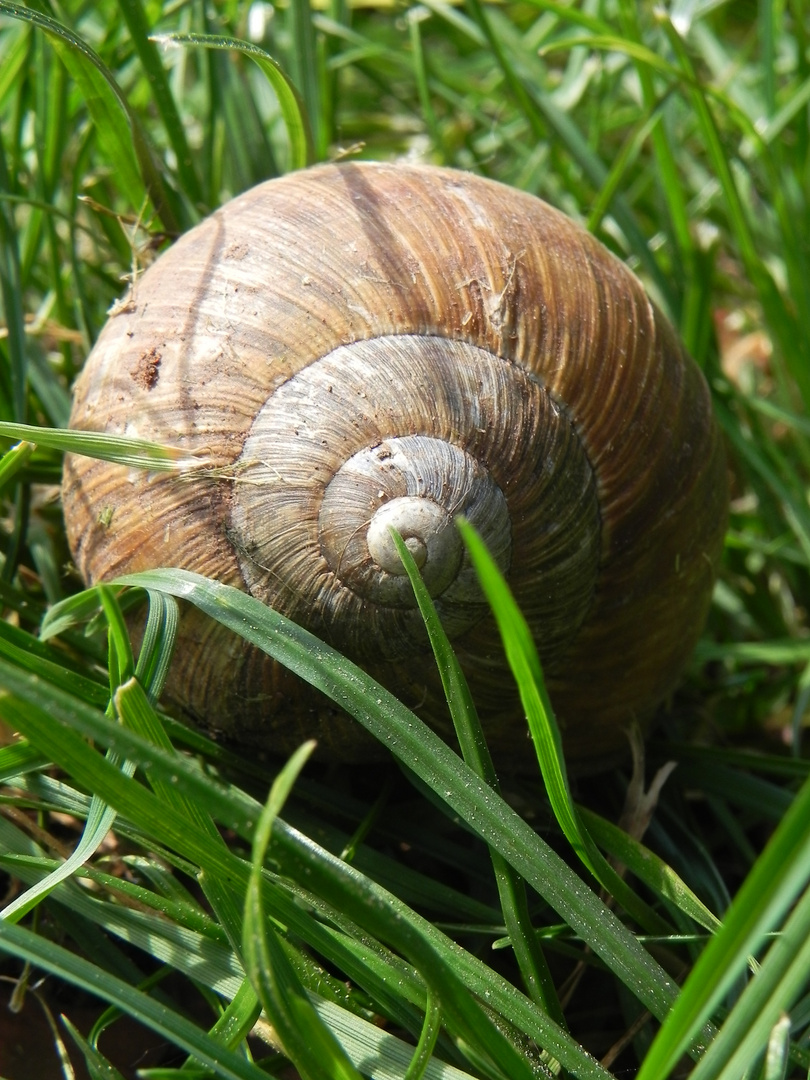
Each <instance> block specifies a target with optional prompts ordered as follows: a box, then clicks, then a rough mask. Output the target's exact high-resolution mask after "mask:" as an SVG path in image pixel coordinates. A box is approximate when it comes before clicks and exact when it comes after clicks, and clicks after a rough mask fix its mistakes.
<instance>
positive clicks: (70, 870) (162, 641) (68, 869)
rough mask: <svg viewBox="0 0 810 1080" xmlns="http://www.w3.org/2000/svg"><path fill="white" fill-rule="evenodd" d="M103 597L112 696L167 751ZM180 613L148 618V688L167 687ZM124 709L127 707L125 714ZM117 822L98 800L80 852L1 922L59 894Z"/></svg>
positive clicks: (125, 770)
mask: <svg viewBox="0 0 810 1080" xmlns="http://www.w3.org/2000/svg"><path fill="white" fill-rule="evenodd" d="M98 594H99V596H100V599H101V603H102V606H103V608H104V612H105V614H106V616H107V621H108V623H109V638H110V664H109V669H110V683H111V685H110V692H111V694H112V695H114V700H115V701H116V703H117V711H118V712H119V715H122V716H123V718H124V719H125V721H128V722H129V724H130V726H131V727H133V728H134V729H135V730H137V731H140V732H142V733H144V734H146V735H149V736H151V737H152V741H157V742H158V745H160V744H161V742H162V745H163V746H164V747H167V748H169V749H171V744H170V743H169V741H168V739H167V738H166V737H165V735H164V733H163V729H162V728H161V727H160V722H159V721H158V720H157V717H156V716H155V715H154V713H153V711H152V709H151V707H150V706H149V702H148V699H147V698H146V693H145V692H144V691H143V690H142V689H141V687H140V685H139V684H137V683H135V682H134V679H133V678H132V671H133V667H134V661H133V657H132V651H131V648H130V643H129V636H128V634H127V630H126V624H125V623H124V618H123V614H122V613H121V609H120V607H119V605H118V602H117V600H116V597H115V594H114V592H113V590H111V589H110V588H108V587H107V586H105V585H100V586H98ZM172 608H173V609H174V619H172V618H171V610H172ZM176 609H177V605H176V602H175V601H174V600H173V599H172V601H171V604H170V605H169V607H168V609H167V606H166V598H164V597H160V598H159V599H158V600H157V601H156V602H154V603H153V604H152V605H151V606H150V610H149V617H148V618H147V623H146V630H145V632H144V644H143V647H142V649H141V656H140V658H139V664H138V672H139V674H140V675H141V677H142V678H144V679H145V685H146V686H147V687H148V688H151V689H153V690H157V691H158V692H159V690H160V688H162V680H163V677H165V671H166V668H167V665H168V659H169V657H170V656H171V653H172V650H173V647H174V639H175V636H176V632H177V610H176ZM52 666H55V665H52ZM123 680H129V697H127V698H125V699H122V698H121V695H122V694H123V693H124V692H125V691H126V690H127V685H126V684H125V685H124V686H120V687H119V686H118V684H119V683H120V682H122V681H123ZM61 681H62V680H61V679H60V682H61ZM116 688H117V689H116ZM133 688H134V689H133ZM133 693H134V694H135V699H136V701H137V702H138V704H140V706H141V707H140V710H139V711H136V710H135V707H134V706H133V705H132V704H131V699H132V696H133ZM141 698H142V699H143V700H142V701H141ZM122 705H123V706H124V707H123V711H122ZM107 757H108V760H109V761H110V763H111V764H113V765H117V764H118V763H119V757H118V755H117V754H116V753H114V752H112V751H108V752H107ZM120 767H121V772H122V774H123V775H124V776H133V775H134V773H135V765H134V763H132V762H128V761H124V762H123V763H121V766H120ZM164 788H166V789H168V790H164V791H163V795H164V798H166V799H167V801H169V803H170V805H173V809H176V810H178V811H179V812H180V813H186V814H188V815H189V816H190V818H191V819H192V820H195V821H197V820H200V819H202V822H203V823H204V824H205V823H207V824H209V825H210V829H211V831H212V833H213V835H215V836H216V837H217V838H218V839H219V834H218V833H217V832H216V829H215V828H214V826H213V823H212V822H211V820H210V817H207V816H206V815H204V814H203V813H202V811H200V810H199V807H198V806H197V804H196V803H194V804H191V806H190V807H189V806H187V805H186V803H185V802H184V801H183V796H181V795H180V794H178V793H177V792H175V791H174V789H173V788H172V786H171V785H170V784H168V785H164ZM115 818H116V812H115V810H114V809H112V808H111V807H109V806H108V805H107V804H106V803H105V802H104V801H103V800H102V799H100V798H99V797H98V796H96V795H94V796H93V798H92V799H91V801H90V809H89V811H88V815H87V821H86V822H85V827H84V829H83V831H82V835H81V838H80V840H79V843H78V844H77V845H76V848H75V849H74V851H73V852H72V853H71V854H70V856H69V857H68V858H67V859H66V860H65V861H64V862H63V863H62V864H61V865H60V866H58V867H57V868H56V869H55V870H54V871H53V872H52V873H51V874H49V875H48V876H47V877H45V878H43V879H42V880H41V881H39V882H37V883H36V884H35V885H34V886H33V887H32V888H30V889H27V890H26V891H25V892H24V893H22V894H21V895H20V896H18V897H17V898H16V899H15V900H13V901H12V902H11V903H10V904H8V905H7V906H6V907H5V908H4V909H3V911H2V912H0V919H6V920H11V921H13V922H18V921H19V920H20V919H21V918H23V916H24V915H27V914H28V912H29V911H31V909H32V908H34V907H35V906H36V905H37V904H39V903H40V902H41V901H42V900H44V899H45V897H46V896H48V895H49V894H50V893H51V892H53V890H54V889H55V888H56V887H57V886H58V885H60V884H61V883H62V882H63V881H66V880H67V879H68V878H70V877H72V876H73V874H75V873H76V872H77V871H78V870H80V869H81V867H82V866H84V864H85V863H86V862H87V861H88V859H90V858H91V857H92V856H93V855H94V854H95V852H96V851H97V850H98V848H99V845H100V844H101V843H102V841H103V840H104V838H105V837H106V835H107V833H108V832H109V831H110V829H111V828H112V826H113V824H114V822H115Z"/></svg>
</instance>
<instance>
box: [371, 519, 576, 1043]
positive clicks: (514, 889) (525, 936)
mask: <svg viewBox="0 0 810 1080" xmlns="http://www.w3.org/2000/svg"><path fill="white" fill-rule="evenodd" d="M392 536H393V540H394V544H395V545H396V548H397V551H398V552H399V556H400V558H401V559H402V562H403V565H404V567H405V569H406V571H407V574H408V578H409V579H410V582H411V586H412V588H413V591H414V595H415V596H416V601H417V603H418V605H419V610H420V612H421V613H422V618H423V619H424V621H425V627H426V629H427V632H428V637H429V638H430V644H431V647H432V649H433V654H434V656H435V658H436V663H437V665H438V667H439V672H440V675H441V679H442V685H443V687H444V693H445V697H446V699H447V705H448V708H449V710H450V714H451V716H452V718H453V725H454V727H455V729H456V735H457V736H458V740H459V743H460V745H461V750H462V754H463V756H464V760H465V761H466V763H467V764H468V765H469V766H470V768H471V769H473V770H474V771H475V772H476V773H477V774H478V775H479V776H480V777H481V779H482V780H484V781H485V782H486V783H487V784H489V786H490V787H491V788H493V790H495V791H499V786H498V779H497V775H496V773H495V768H494V765H493V762H492V758H491V757H490V754H489V750H488V748H487V744H486V738H485V734H484V731H483V728H482V726H481V722H480V720H479V717H478V713H477V711H476V708H475V704H474V703H473V699H472V695H471V694H470V688H469V686H468V684H467V680H466V678H465V677H464V672H463V671H462V670H461V666H460V665H459V663H458V660H457V659H456V656H455V653H454V652H453V648H452V646H451V644H450V642H449V640H448V638H447V635H446V634H445V632H444V629H443V627H442V625H441V622H440V620H439V616H438V613H437V611H436V608H435V606H434V604H433V601H432V599H431V597H430V594H429V592H428V590H427V587H426V586H425V583H424V582H423V581H422V578H421V577H420V575H419V571H418V569H417V566H416V563H415V562H414V560H413V556H412V555H411V553H410V551H409V550H408V548H407V546H406V545H405V542H404V541H403V539H402V537H401V536H400V535H399V534H398V533H397V532H396V531H394V530H392ZM490 856H491V858H492V867H493V870H494V872H495V878H496V881H497V885H498V893H499V896H500V900H501V908H502V910H503V915H504V921H505V923H506V928H507V932H508V934H509V939H510V941H511V943H512V948H513V949H514V952H515V956H516V958H517V961H518V965H519V967H520V971H521V974H522V976H523V981H524V983H525V985H526V988H527V990H528V993H529V996H530V997H532V998H533V999H534V1000H535V1001H537V1002H538V1003H539V1004H541V1005H542V1006H543V1008H544V1009H545V1010H546V1011H547V1012H548V1014H549V1016H551V1017H552V1018H553V1019H554V1020H555V1021H556V1022H557V1023H558V1024H559V1025H560V1026H561V1027H565V1026H566V1022H565V1017H564V1016H563V1012H562V1008H561V1007H560V1002H559V998H558V997H557V991H556V990H555V987H554V980H553V979H552V976H551V972H550V971H549V968H548V964H547V962H546V958H545V956H544V955H543V951H542V949H541V947H540V943H539V941H538V938H537V935H536V934H535V932H534V928H533V926H532V922H531V918H530V915H529V905H528V901H527V898H526V889H525V887H524V884H523V882H522V881H521V880H520V877H519V876H518V875H517V874H516V873H515V871H514V870H513V869H512V867H511V866H510V865H509V863H508V862H507V861H506V859H504V858H503V856H502V855H501V854H500V853H499V852H498V851H495V850H494V849H490Z"/></svg>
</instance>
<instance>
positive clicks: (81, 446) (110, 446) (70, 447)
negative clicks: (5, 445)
mask: <svg viewBox="0 0 810 1080" xmlns="http://www.w3.org/2000/svg"><path fill="white" fill-rule="evenodd" d="M0 437H3V438H6V439H17V440H25V441H27V442H29V443H33V444H34V445H35V446H47V447H50V448H52V449H54V450H61V451H63V452H64V453H66V454H68V453H69V454H83V455H84V456H85V457H92V458H98V459H100V460H101V461H112V462H114V463H115V464H116V465H127V466H129V467H130V468H133V469H151V470H152V471H154V472H179V471H183V470H185V469H190V468H196V467H204V466H205V464H206V459H205V458H204V457H200V456H197V455H196V454H190V453H189V452H188V450H181V449H180V448H179V447H174V446H164V445H163V444H161V443H152V442H148V441H147V440H144V439H129V438H127V437H126V436H124V435H111V434H108V433H106V432H100V431H74V430H72V429H71V428H42V427H34V426H32V425H31V424H15V423H6V422H0Z"/></svg>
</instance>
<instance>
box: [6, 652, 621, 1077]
mask: <svg viewBox="0 0 810 1080" xmlns="http://www.w3.org/2000/svg"><path fill="white" fill-rule="evenodd" d="M0 678H2V680H3V685H4V686H5V687H6V689H7V695H6V696H5V697H0V716H3V718H4V719H6V720H7V721H8V722H9V723H10V724H11V725H12V726H13V727H15V728H16V729H17V730H19V731H21V732H23V733H24V734H26V735H27V736H28V737H30V738H31V739H32V740H33V741H34V742H35V743H36V744H37V745H38V744H42V745H43V746H45V747H47V751H48V754H49V757H50V758H51V760H54V761H56V762H58V763H59V764H60V765H61V766H62V767H63V768H64V769H66V770H67V771H68V772H69V773H70V775H72V776H74V777H75V778H76V779H77V781H78V782H79V783H82V784H87V785H89V786H91V787H92V788H93V790H94V791H96V792H97V793H98V794H99V795H100V796H101V797H103V798H105V799H106V800H107V801H108V802H109V803H110V804H111V805H113V806H115V807H116V808H117V809H118V811H119V813H120V814H123V815H125V816H126V817H127V818H129V819H130V820H131V821H133V822H136V823H137V825H138V827H139V829H141V830H142V831H143V833H144V835H146V836H155V835H159V836H161V839H162V842H163V844H164V845H168V846H170V847H171V846H173V847H174V848H175V849H176V850H177V851H178V852H181V853H182V856H183V858H185V859H187V860H192V861H193V862H194V863H195V864H196V865H198V866H199V867H201V868H202V870H203V876H205V875H206V874H207V875H209V877H210V878H211V879H212V880H214V879H216V880H220V881H226V882H227V881H230V882H232V883H233V886H235V887H242V888H246V887H247V869H246V867H245V866H244V864H243V863H242V862H241V861H240V860H238V859H235V858H234V857H233V856H231V855H230V853H229V852H228V851H227V849H226V848H225V847H224V845H220V844H212V843H211V840H210V838H209V837H207V835H205V834H204V833H202V832H201V831H200V830H199V829H197V828H196V827H195V826H194V825H192V824H190V823H188V822H186V821H183V820H182V819H176V818H174V817H172V816H170V815H167V814H166V811H165V806H164V805H163V804H162V803H161V802H160V801H159V800H158V799H157V797H156V796H155V795H153V794H152V793H151V792H149V791H147V790H146V789H145V788H144V787H143V786H142V785H140V784H136V783H135V782H134V781H131V780H127V779H126V778H123V779H122V777H121V774H120V773H119V772H118V770H116V769H114V768H112V767H111V766H110V765H109V763H108V762H106V761H105V760H104V758H102V757H101V756H100V754H99V753H98V752H97V751H96V750H95V749H93V747H92V746H91V745H89V744H88V742H86V741H85V737H84V736H85V735H87V736H89V737H90V738H91V739H92V740H94V741H95V742H96V743H101V744H102V745H103V744H104V743H111V742H112V743H115V744H116V745H117V746H118V747H119V749H120V751H121V752H123V753H125V754H126V755H127V757H128V758H130V759H131V760H136V761H138V763H139V764H140V765H142V766H143V767H144V769H146V770H147V772H149V771H153V772H155V773H158V772H159V773H160V774H161V775H162V776H163V777H164V778H166V779H167V780H169V781H170V782H172V783H174V784H176V786H177V788H178V790H180V791H183V792H185V793H186V794H188V795H189V796H190V797H192V798H196V799H198V800H199V801H200V802H201V803H203V804H204V805H206V806H207V807H208V808H209V809H210V810H211V812H212V813H214V814H215V816H216V817H217V819H218V820H219V821H220V822H222V823H224V824H226V825H227V826H228V827H230V828H233V829H235V830H236V831H237V832H238V833H239V834H240V835H242V836H243V837H246V838H248V837H251V836H252V834H253V831H254V829H255V822H256V820H257V817H258V814H259V813H260V807H259V806H258V805H257V804H255V803H254V802H253V800H249V799H246V798H245V797H244V796H243V795H242V794H241V793H237V792H232V793H230V794H227V793H225V792H223V790H222V788H221V786H220V785H219V784H216V783H214V782H213V781H212V780H211V779H210V778H209V777H206V776H205V775H203V774H202V773H201V772H200V771H199V770H198V769H196V768H195V767H193V766H192V764H191V763H190V762H187V761H184V759H183V758H180V757H178V756H177V755H176V754H167V753H166V752H165V751H162V750H160V749H159V748H157V747H154V746H152V745H150V744H149V743H146V742H145V741H144V740H143V739H141V738H140V737H139V736H137V735H136V734H135V733H134V732H131V731H128V730H127V729H126V728H122V727H120V726H119V725H116V724H112V723H111V722H110V721H109V720H108V719H106V718H105V717H104V716H103V715H102V714H101V713H99V712H97V711H95V710H92V709H88V708H87V707H85V706H82V704H81V703H80V702H78V701H76V700H75V699H71V698H70V697H69V696H68V695H65V694H63V693H61V692H59V691H58V690H56V689H55V688H50V689H47V688H45V687H43V686H42V685H41V684H38V683H36V682H32V681H31V680H30V679H27V678H25V676H24V675H23V674H21V673H19V672H17V671H15V669H13V668H9V667H7V666H6V665H4V664H2V663H1V662H0ZM372 685H373V684H372ZM14 693H17V694H18V695H20V697H19V700H15V699H14V698H13V697H11V696H10V695H11V694H14ZM46 710H47V711H46ZM55 724H56V727H55V726H54V725H55ZM455 760H456V761H458V759H457V758H456V759H455ZM470 775H471V776H472V774H470ZM474 779H475V778H474V777H473V780H474ZM462 781H464V777H463V776H462ZM507 813H509V814H512V813H513V812H512V811H509V810H508V809H507ZM517 821H518V822H520V819H517ZM2 825H3V822H2V819H1V818H0V828H2ZM520 825H521V826H523V827H524V828H525V830H526V832H527V833H528V835H529V836H533V835H534V834H533V833H532V832H531V830H530V829H529V828H528V826H524V825H523V823H522V822H520ZM532 847H533V850H531V851H530V852H528V851H527V856H526V867H527V874H526V876H527V877H528V876H531V874H532V873H534V875H535V877H538V878H540V879H541V880H542V877H543V875H544V874H546V873H547V874H550V875H553V874H555V873H556V874H559V873H560V872H561V873H562V874H563V875H564V874H566V873H569V872H568V871H567V868H566V867H565V866H564V864H562V863H561V862H560V863H559V864H557V865H552V866H547V865H546V864H545V862H544V861H543V854H544V845H542V844H540V845H539V847H538V846H537V845H532ZM272 854H273V857H274V858H276V859H278V860H280V861H281V862H282V865H283V866H284V872H285V873H287V874H288V875H289V876H291V877H295V875H296V872H297V870H298V869H299V868H300V867H301V866H302V865H303V870H302V871H301V872H303V873H304V876H305V879H307V880H311V881H312V882H314V881H316V880H318V881H319V882H320V884H321V885H322V886H323V885H325V887H326V890H327V892H326V895H327V896H331V897H332V899H333V900H334V904H335V909H336V910H340V911H346V912H349V913H350V915H353V916H354V917H355V918H356V919H358V917H359V923H360V925H362V924H363V923H364V921H365V919H366V917H367V915H368V914H369V913H371V912H372V911H373V910H377V909H379V910H380V911H385V910H390V911H391V912H392V914H393V916H394V918H395V920H396V922H395V924H394V927H396V926H403V927H412V928H413V930H412V932H411V934H410V935H409V939H408V940H409V941H411V942H412V940H413V936H412V935H413V934H418V935H422V936H424V937H425V938H426V939H427V940H428V941H430V942H431V943H432V946H433V949H435V950H436V954H438V955H440V956H442V957H443V959H444V962H445V963H446V964H448V965H449V966H450V968H451V969H452V970H453V971H456V972H459V973H460V975H461V976H462V977H463V979H464V981H465V987H466V989H464V990H463V994H464V995H467V996H468V995H469V993H470V990H472V992H473V993H477V994H479V995H480V996H481V997H484V998H486V1000H487V1001H489V1003H490V1006H491V1007H492V1008H497V1009H499V1010H500V1011H501V1013H502V1015H504V1016H507V1017H510V1018H511V1019H512V1021H513V1022H515V1023H518V1024H519V1025H520V1027H521V1030H525V1031H526V1034H527V1035H529V1036H530V1038H532V1039H534V1040H536V1041H538V1042H539V1043H540V1044H541V1045H543V1046H545V1047H547V1048H548V1050H549V1052H550V1053H552V1054H553V1055H554V1057H555V1058H556V1059H557V1060H558V1061H560V1062H561V1063H562V1064H563V1065H564V1066H565V1067H566V1068H568V1069H569V1071H570V1072H571V1073H572V1075H574V1076H576V1077H578V1078H581V1080H608V1078H609V1074H608V1073H607V1072H606V1071H605V1070H603V1069H602V1068H601V1067H600V1066H599V1065H598V1064H597V1062H595V1061H594V1060H593V1058H591V1057H590V1056H589V1055H588V1054H586V1053H585V1052H584V1051H583V1050H582V1048H581V1047H580V1046H578V1045H577V1044H576V1043H575V1042H574V1041H573V1040H572V1039H571V1038H570V1036H567V1035H566V1034H565V1033H564V1032H562V1031H560V1030H559V1028H557V1027H556V1025H554V1024H553V1023H552V1022H551V1021H550V1020H548V1018H547V1017H545V1016H543V1014H542V1013H540V1012H539V1011H538V1010H537V1009H536V1008H535V1007H534V1006H532V1005H531V1003H529V1002H528V1000H527V999H526V998H525V997H524V996H523V995H521V994H519V993H518V992H517V991H516V990H515V989H514V987H508V986H507V985H506V984H505V983H504V982H503V981H502V980H501V979H500V978H499V977H497V976H496V975H495V974H494V973H493V972H492V971H491V969H489V968H488V967H487V966H486V965H484V964H483V963H482V962H481V961H478V960H476V959H475V958H474V957H471V956H470V955H469V954H467V953H465V952H464V951H463V950H461V949H459V948H458V946H456V945H455V944H454V943H452V942H448V941H447V939H446V938H445V937H444V935H442V934H441V933H440V932H439V931H437V930H436V929H435V928H434V927H432V926H431V925H430V924H429V923H427V922H426V921H425V920H422V919H419V918H418V916H415V915H414V914H413V913H412V912H409V911H408V909H407V908H406V907H405V905H403V904H401V903H400V902H398V901H397V900H396V899H395V898H394V897H392V896H391V895H390V894H389V893H387V892H386V891H385V890H383V889H381V888H379V887H378V886H376V885H374V884H373V883H370V882H369V881H368V879H366V878H365V877H364V876H363V875H361V874H359V873H358V872H357V871H355V870H353V869H352V868H350V867H348V866H347V865H346V864H345V863H342V862H340V861H339V860H336V859H333V858H332V857H331V856H327V855H326V853H324V852H319V851H317V850H315V848H314V846H313V844H312V841H310V840H309V839H307V838H305V837H303V836H301V835H300V834H299V833H297V832H296V831H295V830H292V829H290V828H289V826H286V825H285V824H284V823H283V822H281V821H280V820H279V821H278V822H277V823H276V829H275V831H274V834H273V852H272ZM316 871H317V872H318V875H319V876H318V878H315V877H312V876H311V875H313V874H314V873H315V872H316ZM347 879H348V880H347ZM576 880H577V879H575V878H573V877H572V878H571V881H572V884H574V885H575V883H576ZM269 901H273V908H272V911H273V914H274V916H275V917H276V918H278V919H279V920H280V921H281V922H282V923H284V924H285V925H288V926H292V927H295V929H296V932H297V933H298V934H299V935H300V936H302V937H303V938H304V939H305V940H311V941H313V942H315V943H317V945H318V947H319V948H321V949H323V950H324V952H325V954H326V955H328V956H332V957H334V958H335V959H336V960H337V961H339V963H340V964H341V966H344V967H345V969H346V971H347V972H348V973H350V974H352V975H353V977H354V978H355V979H356V980H357V981H359V982H360V983H361V984H362V983H363V981H364V979H366V978H367V976H368V965H371V967H372V969H374V968H376V967H379V957H378V954H377V953H376V952H374V951H370V950H368V949H367V948H365V947H364V946H360V945H359V944H355V945H354V946H353V948H352V949H351V950H349V951H347V949H346V947H345V945H344V944H343V943H341V941H340V939H339V938H336V937H335V936H334V934H331V933H330V932H329V931H328V929H327V928H326V927H323V926H322V925H321V924H320V923H319V922H316V923H314V924H312V923H311V921H309V920H308V921H307V922H306V924H304V923H302V914H301V906H300V903H299V902H298V900H297V899H296V900H295V902H293V903H289V902H288V901H287V899H286V897H285V894H283V893H281V892H275V893H271V894H270V896H269V897H267V896H265V902H266V903H268V902H269ZM600 907H601V905H600ZM602 911H603V913H604V915H605V919H606V930H605V934H606V936H608V937H609V936H610V934H611V926H610V919H611V918H612V916H610V913H609V912H605V911H604V909H602ZM108 918H109V917H108ZM130 921H131V920H130ZM390 929H391V928H390V927H389V930H390ZM338 946H339V948H338V951H337V952H336V951H335V950H336V947H338ZM357 949H359V950H360V953H361V954H362V956H363V957H364V962H363V967H361V968H358V967H357V965H356V964H355V963H354V956H355V954H356V950H357ZM432 955H433V954H432ZM431 963H433V964H435V955H433V959H432V960H431ZM380 970H381V973H382V972H385V975H384V984H390V982H391V980H392V979H393V980H394V983H395V985H397V986H399V987H408V985H409V984H408V972H407V970H404V969H403V968H402V967H401V966H399V967H397V968H396V970H395V971H388V970H387V969H386V967H385V965H383V967H382V968H381V969H380ZM413 990H414V993H415V994H416V997H415V1000H416V1001H420V999H421V995H420V993H419V991H418V989H417V988H416V987H414V988H413ZM234 992H235V990H234ZM422 1004H424V1002H423V1000H422Z"/></svg>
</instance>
